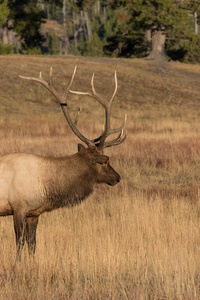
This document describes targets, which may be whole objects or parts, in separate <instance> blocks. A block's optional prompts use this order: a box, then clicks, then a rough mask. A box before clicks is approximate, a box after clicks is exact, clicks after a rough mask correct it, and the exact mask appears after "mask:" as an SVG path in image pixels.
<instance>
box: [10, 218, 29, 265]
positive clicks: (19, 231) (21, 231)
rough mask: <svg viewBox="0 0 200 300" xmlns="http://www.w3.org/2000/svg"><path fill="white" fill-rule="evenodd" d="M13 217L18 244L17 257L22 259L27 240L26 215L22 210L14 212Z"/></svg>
mask: <svg viewBox="0 0 200 300" xmlns="http://www.w3.org/2000/svg"><path fill="white" fill-rule="evenodd" d="M13 219H14V228H15V237H16V246H17V259H18V260H20V259H21V250H22V248H23V246H24V242H25V225H26V217H25V215H24V214H23V213H21V212H14V215H13Z"/></svg>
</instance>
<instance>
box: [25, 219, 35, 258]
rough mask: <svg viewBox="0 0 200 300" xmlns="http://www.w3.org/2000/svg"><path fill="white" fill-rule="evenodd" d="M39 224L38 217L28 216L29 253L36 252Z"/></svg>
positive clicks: (27, 237)
mask: <svg viewBox="0 0 200 300" xmlns="http://www.w3.org/2000/svg"><path fill="white" fill-rule="evenodd" d="M37 225H38V217H35V218H32V217H29V218H27V222H26V229H25V236H26V242H27V244H28V252H29V255H34V254H35V249H36V229H37Z"/></svg>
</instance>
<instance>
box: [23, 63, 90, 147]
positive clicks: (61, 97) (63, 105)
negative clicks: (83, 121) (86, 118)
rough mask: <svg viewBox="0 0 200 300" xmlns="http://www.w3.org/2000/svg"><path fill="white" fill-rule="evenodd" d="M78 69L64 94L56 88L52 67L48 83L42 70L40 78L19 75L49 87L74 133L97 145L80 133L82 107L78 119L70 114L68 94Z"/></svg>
mask: <svg viewBox="0 0 200 300" xmlns="http://www.w3.org/2000/svg"><path fill="white" fill-rule="evenodd" d="M76 69H77V66H76V67H75V68H74V72H73V74H72V76H71V79H70V81H69V83H68V85H67V87H66V89H65V91H64V93H63V94H62V95H60V94H59V93H58V92H57V91H56V90H55V88H54V86H53V79H52V74H53V71H52V67H51V68H50V73H49V83H47V82H46V81H45V80H44V79H43V78H42V72H40V75H39V78H35V77H27V76H21V75H19V77H21V78H23V79H27V80H33V81H36V82H39V83H41V84H42V85H43V86H44V87H45V88H47V90H49V91H50V92H51V93H52V94H53V95H54V97H55V98H56V100H57V101H58V102H59V103H60V105H61V108H62V111H63V113H64V116H65V118H66V120H67V122H68V124H69V126H70V127H71V129H72V131H73V132H74V134H75V135H76V136H77V137H78V138H79V139H80V140H81V141H82V142H84V143H85V144H86V145H88V146H91V145H95V142H94V141H92V140H89V139H87V138H86V137H85V136H84V135H83V134H82V133H80V131H79V130H78V129H77V127H76V125H77V121H78V114H79V112H80V108H78V111H77V115H76V119H75V121H74V122H73V121H72V119H71V117H70V115H69V109H68V106H67V96H68V93H69V89H70V87H71V86H72V83H73V80H74V76H75V74H76Z"/></svg>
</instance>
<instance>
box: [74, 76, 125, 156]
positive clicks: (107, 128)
mask: <svg viewBox="0 0 200 300" xmlns="http://www.w3.org/2000/svg"><path fill="white" fill-rule="evenodd" d="M114 84H115V88H114V92H113V94H112V97H111V98H110V101H109V102H106V101H104V99H102V98H101V97H100V96H99V95H98V94H97V92H96V90H95V87H94V73H93V74H92V79H91V87H92V93H88V92H77V91H72V90H69V91H70V93H73V94H76V95H87V96H90V97H92V98H94V99H96V100H97V101H98V102H99V103H100V104H102V106H103V107H104V109H105V115H106V120H105V130H104V132H103V134H102V135H100V136H99V137H98V138H96V139H94V140H92V142H94V143H95V145H96V146H97V147H98V149H99V150H101V151H103V149H104V148H106V147H110V146H114V145H118V144H121V143H122V142H123V141H124V140H125V139H126V135H125V136H124V137H123V138H122V132H123V127H124V125H125V123H126V120H127V115H125V119H124V122H123V123H122V125H121V126H120V127H119V128H116V129H111V128H110V116H111V105H112V102H113V99H114V97H115V95H116V92H117V87H118V85H117V72H116V71H115V75H114ZM117 132H120V134H119V136H118V137H117V138H116V139H114V140H113V141H111V142H105V140H106V138H107V137H108V136H109V135H111V134H114V133H117Z"/></svg>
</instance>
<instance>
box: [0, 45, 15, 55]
mask: <svg viewBox="0 0 200 300" xmlns="http://www.w3.org/2000/svg"><path fill="white" fill-rule="evenodd" d="M13 50H14V46H13V45H2V43H1V42H0V55H2V54H4V55H5V54H13Z"/></svg>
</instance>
